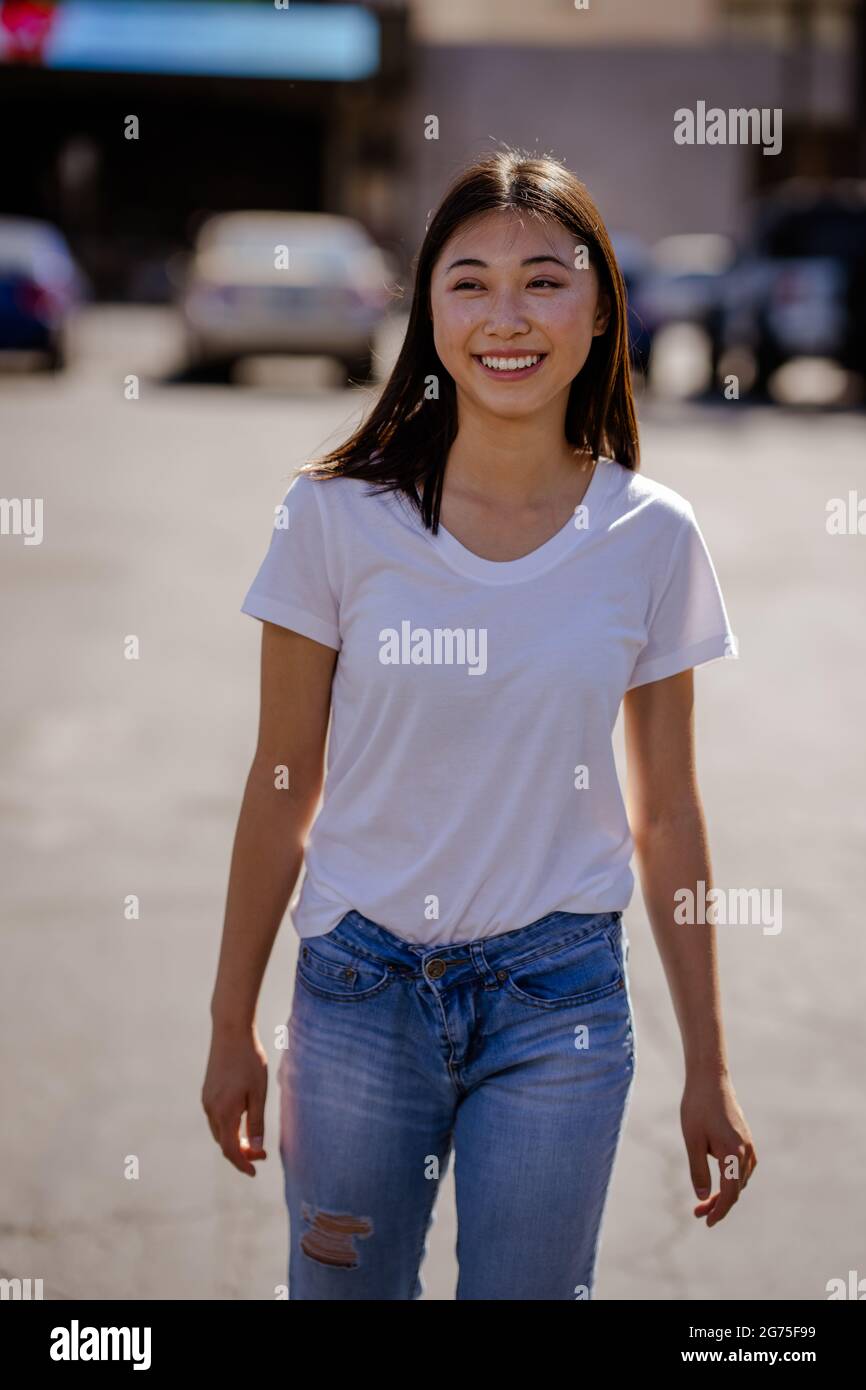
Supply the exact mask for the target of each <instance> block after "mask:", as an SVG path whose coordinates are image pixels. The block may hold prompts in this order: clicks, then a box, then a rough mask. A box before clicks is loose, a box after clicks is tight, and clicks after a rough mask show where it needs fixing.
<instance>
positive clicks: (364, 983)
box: [296, 932, 396, 1003]
mask: <svg viewBox="0 0 866 1390" xmlns="http://www.w3.org/2000/svg"><path fill="white" fill-rule="evenodd" d="M296 974H297V979H298V980H299V981H300V983H301V984H302V985H303V986H304V987H305V989H307V990H309V991H310V992H311V993H312V994H317V995H319V996H320V998H322V999H332V1000H334V1001H335V1002H338V1003H353V1002H357V1001H359V1000H362V999H369V998H370V997H371V996H372V995H374V994H379V993H380V992H381V991H382V990H383V989H387V987H388V985H390V984H391V982H392V980H394V978H395V976H396V971H395V969H394V967H393V966H391V965H389V964H388V962H387V961H382V960H377V959H375V958H374V957H373V956H367V955H365V954H364V953H363V952H362V951H361V950H359V949H358V948H357V947H355V946H352V945H350V944H348V943H346V942H343V941H341V940H340V939H339V938H337V937H334V936H333V934H332V933H330V932H328V933H326V934H325V935H324V936H315V937H311V938H309V939H308V940H303V941H301V945H300V950H299V951H298V965H297V972H296Z"/></svg>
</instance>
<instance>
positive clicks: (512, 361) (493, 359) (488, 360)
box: [473, 352, 547, 381]
mask: <svg viewBox="0 0 866 1390" xmlns="http://www.w3.org/2000/svg"><path fill="white" fill-rule="evenodd" d="M546 356H547V353H546V352H508V353H493V352H490V353H487V352H485V353H481V354H477V353H473V357H474V360H475V361H476V362H477V363H478V365H479V367H480V368H481V370H482V371H483V372H485V373H486V375H487V376H496V377H501V378H502V380H503V381H520V380H522V379H523V377H525V376H532V375H533V373H534V372H537V371H538V370H539V369H540V368H541V366H542V363H543V362H544V359H545V357H546Z"/></svg>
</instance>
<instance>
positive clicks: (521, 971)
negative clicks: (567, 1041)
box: [505, 926, 625, 1009]
mask: <svg viewBox="0 0 866 1390" xmlns="http://www.w3.org/2000/svg"><path fill="white" fill-rule="evenodd" d="M505 986H506V988H507V990H508V991H509V993H510V994H511V995H512V996H513V997H514V998H516V999H519V1000H520V1001H521V1002H522V1003H524V1004H532V1005H534V1006H535V1007H536V1008H540V1009H557V1008H567V1007H569V1006H576V1005H580V1004H591V1003H594V1002H595V1000H597V999H605V998H606V997H607V996H608V995H610V994H615V993H616V992H617V990H621V989H623V988H624V986H625V979H624V975H623V966H622V960H621V957H620V955H619V953H618V951H617V948H616V946H615V944H614V940H613V939H612V936H611V929H610V927H609V926H607V927H604V928H603V929H602V930H601V931H597V932H593V933H592V935H591V936H582V937H578V938H576V939H572V940H570V941H565V942H560V943H559V944H558V945H557V946H554V947H552V948H551V950H549V951H545V952H542V953H539V954H537V955H534V956H531V957H529V958H528V959H525V960H522V961H518V962H516V963H515V964H514V965H512V966H511V967H510V969H509V970H508V971H507V974H506V979H505Z"/></svg>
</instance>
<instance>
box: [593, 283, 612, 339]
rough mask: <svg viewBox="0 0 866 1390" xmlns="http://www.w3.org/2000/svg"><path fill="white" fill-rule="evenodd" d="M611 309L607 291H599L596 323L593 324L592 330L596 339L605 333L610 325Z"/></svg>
mask: <svg viewBox="0 0 866 1390" xmlns="http://www.w3.org/2000/svg"><path fill="white" fill-rule="evenodd" d="M610 309H611V303H610V295H609V294H608V292H607V290H599V294H598V304H597V305H596V310H595V323H594V324H593V328H592V336H593V337H594V338H596V337H598V335H599V334H601V333H604V332H605V330H606V328H607V325H608V324H609V323H610Z"/></svg>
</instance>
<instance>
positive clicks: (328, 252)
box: [180, 212, 395, 381]
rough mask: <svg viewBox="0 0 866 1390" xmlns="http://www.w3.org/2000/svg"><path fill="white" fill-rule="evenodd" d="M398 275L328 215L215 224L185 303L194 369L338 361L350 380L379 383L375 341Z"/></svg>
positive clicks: (241, 217) (187, 282) (357, 229)
mask: <svg viewBox="0 0 866 1390" xmlns="http://www.w3.org/2000/svg"><path fill="white" fill-rule="evenodd" d="M394 270H395V267H394V265H393V263H392V262H391V260H390V259H389V257H388V256H387V255H386V253H385V252H383V251H382V250H381V249H380V248H379V247H378V246H377V245H376V243H375V242H374V241H373V240H372V238H371V237H370V236H369V234H368V233H367V231H366V230H365V229H364V227H362V226H361V224H360V223H358V222H355V221H354V220H352V219H351V218H348V217H338V216H336V215H332V214H329V213H294V212H232V213H220V214H218V215H215V216H212V217H209V218H208V219H207V221H206V222H204V223H203V225H202V227H201V228H200V230H199V233H198V236H197V238H196V244H195V249H194V252H193V255H192V258H191V260H190V262H189V264H188V267H187V272H186V275H185V277H184V283H183V285H182V289H181V294H180V307H181V312H182V314H183V319H184V325H185V331H186V337H187V343H188V350H189V357H190V363H191V365H192V366H194V367H201V366H207V365H208V364H215V363H219V364H221V365H223V366H225V365H226V364H231V363H233V362H235V361H236V360H237V359H239V358H241V357H244V356H248V355H250V354H254V353H255V354H259V353H290V354H301V353H303V354H315V355H321V354H324V355H327V356H330V357H336V358H337V359H338V360H339V361H340V363H341V365H342V367H343V370H344V372H345V374H346V377H347V379H348V380H361V381H366V380H368V379H369V378H370V377H371V376H372V374H373V341H374V335H375V333H376V330H377V329H378V327H379V325H380V323H381V321H382V319H383V317H384V315H385V312H386V310H387V308H388V306H389V304H390V302H391V298H392V296H391V293H390V291H389V289H388V281H389V278H390V277H391V276H392V275H393V273H394Z"/></svg>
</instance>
